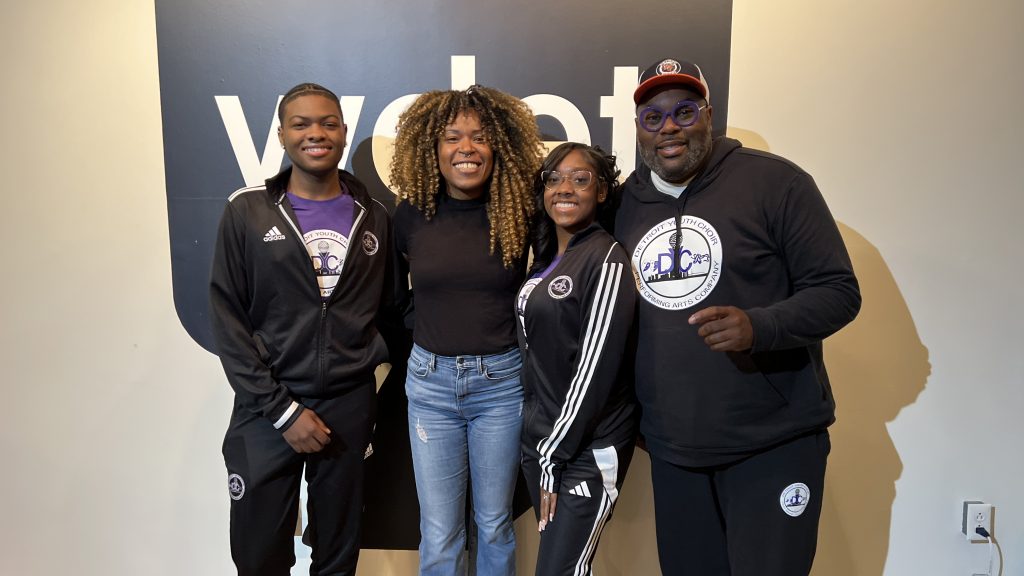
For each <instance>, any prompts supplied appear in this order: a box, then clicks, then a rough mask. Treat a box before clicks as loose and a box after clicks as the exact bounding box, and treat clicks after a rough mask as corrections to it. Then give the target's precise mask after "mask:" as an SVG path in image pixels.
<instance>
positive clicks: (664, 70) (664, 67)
mask: <svg viewBox="0 0 1024 576" xmlns="http://www.w3.org/2000/svg"><path fill="white" fill-rule="evenodd" d="M682 69H683V67H682V65H680V64H679V62H676V61H675V60H672V59H671V58H669V59H668V60H662V61H661V64H658V76H661V75H662V74H678V73H679V71H680V70H682Z"/></svg>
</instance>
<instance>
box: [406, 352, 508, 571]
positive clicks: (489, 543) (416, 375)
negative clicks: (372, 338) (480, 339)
mask: <svg viewBox="0 0 1024 576" xmlns="http://www.w3.org/2000/svg"><path fill="white" fill-rule="evenodd" d="M521 369H522V360H521V359H520V357H519V350H518V349H516V348H513V349H510V350H508V351H506V352H502V353H500V354H493V355H488V356H438V355H436V354H432V353H430V352H427V351H426V350H424V349H423V348H420V347H419V346H413V349H412V353H411V354H410V356H409V373H408V377H407V379H406V381H405V392H406V395H407V396H408V397H409V439H410V443H411V444H412V460H413V469H414V470H415V474H416V492H417V495H418V497H419V503H420V535H421V538H420V572H419V573H420V574H421V575H423V576H427V575H439V576H462V575H465V574H467V556H466V487H467V480H469V481H470V485H471V486H472V491H473V494H472V498H473V514H474V516H473V518H474V520H475V521H476V525H477V556H476V573H477V574H480V575H487V576H503V575H507V576H514V574H515V533H514V532H513V529H512V521H513V517H512V494H513V492H514V491H515V485H516V478H517V476H518V470H519V459H520V458H519V454H520V453H519V441H520V440H519V433H520V430H521V428H522V406H523V387H522V385H521V384H520V381H519V372H520V370H521Z"/></svg>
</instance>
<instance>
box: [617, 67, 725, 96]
mask: <svg viewBox="0 0 1024 576" xmlns="http://www.w3.org/2000/svg"><path fill="white" fill-rule="evenodd" d="M659 86H685V87H686V88H690V89H692V90H696V91H697V93H698V94H700V95H701V96H703V97H704V99H705V100H708V101H710V100H711V89H710V88H708V81H707V80H705V79H704V74H703V73H702V72H701V71H700V67H699V66H697V65H696V64H694V63H693V62H686V61H685V60H673V59H672V58H665V59H663V60H659V61H658V62H655V63H654V64H651V65H650V66H649V67H648V68H647V70H644V73H643V74H641V75H640V85H639V86H637V87H636V90H635V91H634V92H633V103H634V104H639V103H640V102H642V101H643V99H644V97H645V96H646V95H647V93H648V92H650V91H651V90H653V89H654V88H657V87H659Z"/></svg>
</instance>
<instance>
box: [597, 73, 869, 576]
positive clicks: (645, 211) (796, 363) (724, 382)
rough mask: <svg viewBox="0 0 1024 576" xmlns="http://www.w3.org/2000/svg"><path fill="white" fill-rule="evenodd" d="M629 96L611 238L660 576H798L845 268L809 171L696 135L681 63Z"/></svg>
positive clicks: (820, 455) (696, 84) (690, 80)
mask: <svg viewBox="0 0 1024 576" xmlns="http://www.w3.org/2000/svg"><path fill="white" fill-rule="evenodd" d="M633 98H634V101H635V103H636V105H637V120H636V124H637V142H638V144H639V148H640V154H641V157H642V159H643V163H644V166H641V167H640V168H638V169H637V171H636V172H634V173H633V175H632V176H630V178H629V179H628V180H627V181H626V183H625V190H624V194H623V201H622V206H621V209H620V211H619V213H618V216H617V219H616V228H615V230H616V237H617V238H618V240H619V241H620V242H621V243H622V244H623V245H624V246H625V248H626V250H627V252H629V254H630V257H631V260H632V265H633V271H634V275H635V280H636V284H637V289H638V291H639V295H640V298H639V299H638V300H639V309H638V319H639V342H638V351H637V358H636V377H637V381H636V389H637V396H638V399H639V401H640V403H641V405H642V408H643V417H642V421H641V426H640V430H641V433H642V434H643V436H644V438H645V440H646V445H647V448H648V449H649V451H650V455H651V466H652V479H653V482H654V497H655V520H656V530H657V536H658V554H659V560H660V563H661V567H662V572H663V573H665V574H701V575H702V576H717V575H729V576H747V575H754V574H757V575H758V576H794V575H798V574H807V573H808V572H809V571H810V569H811V564H812V562H813V559H814V552H815V547H816V543H817V528H818V517H819V514H820V511H821V502H822V489H823V484H824V476H825V462H826V459H827V456H828V452H829V439H828V431H827V428H828V426H829V425H830V424H831V423H832V422H833V421H834V419H835V416H834V413H835V404H834V401H833V398H832V390H831V388H830V386H829V381H828V375H827V374H826V372H825V366H824V364H823V362H822V340H823V339H824V338H825V337H827V336H829V335H830V334H832V333H834V332H835V331H837V330H839V329H840V328H842V327H843V326H844V325H846V324H847V323H848V322H850V321H851V320H853V318H854V317H855V316H856V315H857V312H858V310H859V308H860V292H859V288H858V285H857V280H856V278H855V277H854V274H853V268H852V266H851V263H850V258H849V256H848V255H847V252H846V248H845V246H844V244H843V240H842V238H841V237H840V235H839V230H838V228H837V226H836V223H835V221H834V220H833V218H832V215H831V214H830V212H829V210H828V207H827V206H826V205H825V201H824V199H823V198H822V196H821V194H820V192H819V191H818V189H817V187H816V186H815V184H814V181H813V180H812V179H811V177H810V175H808V174H807V173H806V172H804V171H803V170H801V169H800V168H799V167H797V166H795V165H794V164H792V163H791V162H789V161H787V160H785V159H783V158H779V157H778V156H774V155H772V154H767V153H764V152H759V151H755V150H750V149H746V148H743V147H742V146H741V145H740V143H739V142H737V141H736V140H732V139H729V138H725V137H721V138H714V139H713V138H712V137H711V118H712V113H713V108H712V106H711V104H710V96H709V88H708V84H707V81H706V80H705V78H704V75H703V74H702V72H701V70H700V68H699V67H697V66H696V65H695V64H692V63H689V62H683V61H677V60H673V59H665V60H661V61H659V62H658V63H656V64H654V65H652V66H651V67H650V68H648V69H647V70H646V71H644V73H643V74H642V75H641V77H640V83H639V86H638V87H637V89H636V91H635V92H634V96H633Z"/></svg>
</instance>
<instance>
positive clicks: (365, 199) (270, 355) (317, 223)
mask: <svg viewBox="0 0 1024 576" xmlns="http://www.w3.org/2000/svg"><path fill="white" fill-rule="evenodd" d="M278 116H279V119H280V121H281V128H280V130H279V132H278V136H279V139H280V141H281V145H282V146H283V147H284V149H285V151H286V153H287V155H288V157H289V159H290V160H291V163H292V166H291V167H290V168H286V169H285V170H283V171H282V172H281V173H280V174H278V175H277V176H274V177H273V178H270V179H269V180H267V182H266V184H265V185H263V186H256V187H251V188H243V189H241V190H239V191H237V192H235V193H234V194H232V195H231V197H230V198H229V201H228V204H227V206H226V207H225V209H224V215H223V217H222V218H221V223H220V230H219V233H218V237H217V246H216V252H215V257H214V265H213V272H212V278H211V282H210V312H211V318H212V323H213V329H214V335H215V337H216V342H217V348H218V353H219V355H220V358H221V362H222V363H223V365H224V371H225V373H226V374H227V378H228V382H229V383H230V384H231V387H232V388H233V389H234V390H235V402H234V410H233V412H232V415H231V422H230V425H229V428H228V432H227V435H226V437H225V439H224V447H223V451H224V459H225V463H226V464H227V471H228V489H229V493H230V496H231V556H232V559H233V560H234V562H235V565H236V566H237V568H238V573H239V574H242V575H245V574H254V575H257V574H258V575H261V576H266V575H273V574H281V575H284V574H288V573H289V571H290V568H291V566H292V565H293V564H294V563H295V555H294V552H293V547H294V543H293V534H294V531H295V525H296V518H297V505H298V494H299V482H300V476H301V474H302V470H303V466H305V470H306V480H307V482H308V487H309V504H308V513H309V514H308V516H309V523H308V528H307V531H308V536H309V539H310V541H311V543H312V547H313V554H312V560H313V563H312V568H311V573H312V574H320V575H326V574H355V569H356V561H357V559H358V554H359V534H360V531H359V524H360V514H361V510H362V496H363V458H364V454H365V453H366V450H367V448H368V445H369V443H370V435H371V431H372V428H373V421H374V416H375V409H376V386H375V380H374V369H375V368H376V367H377V365H378V364H380V363H381V362H384V361H385V360H386V358H387V349H386V347H385V344H384V341H383V339H382V337H381V335H380V334H379V333H378V331H377V328H376V325H375V320H376V318H377V314H378V309H379V308H380V307H381V305H382V300H383V298H384V295H385V294H387V295H390V294H391V293H392V286H391V285H390V280H389V277H390V260H389V257H388V254H389V250H388V242H389V238H390V236H391V233H390V221H389V219H388V215H387V211H386V210H385V208H384V206H383V205H381V204H380V203H379V202H377V201H375V200H373V199H371V198H370V196H369V194H368V193H367V191H366V188H365V187H364V186H363V185H362V184H361V183H360V182H359V181H358V180H356V178H355V177H354V176H352V175H351V174H349V173H348V172H345V171H343V170H339V169H338V163H339V162H340V160H341V157H342V152H343V151H344V148H345V136H346V127H345V124H344V122H343V119H342V113H341V106H340V103H339V100H338V97H337V96H335V95H334V93H333V92H331V91H329V90H327V89H326V88H324V87H322V86H319V85H316V84H300V85H298V86H296V87H295V88H292V89H291V90H290V91H289V92H288V93H287V94H286V95H285V96H284V98H283V99H282V100H281V104H280V107H279V108H278Z"/></svg>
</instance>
